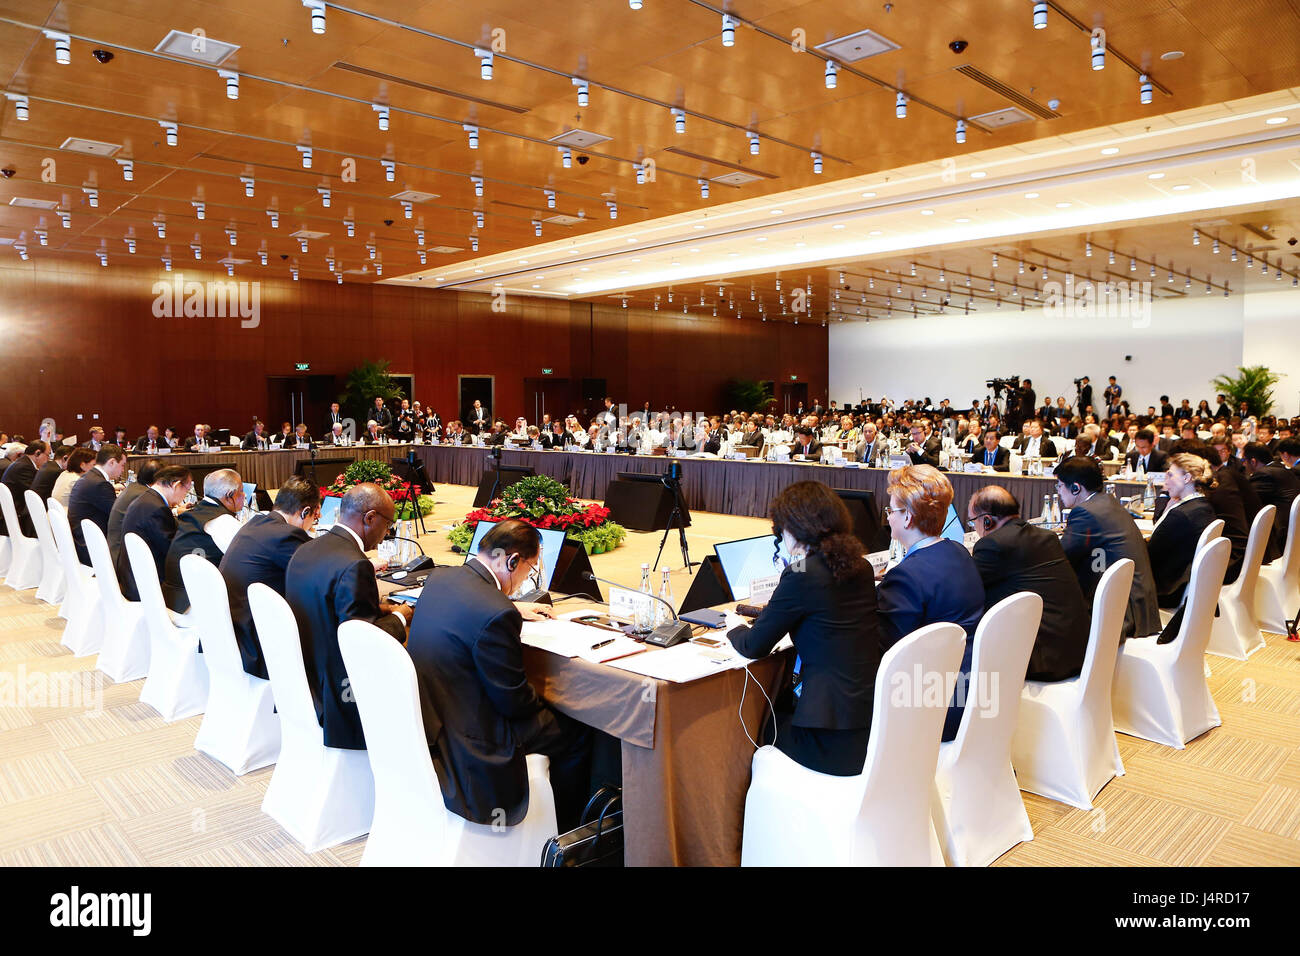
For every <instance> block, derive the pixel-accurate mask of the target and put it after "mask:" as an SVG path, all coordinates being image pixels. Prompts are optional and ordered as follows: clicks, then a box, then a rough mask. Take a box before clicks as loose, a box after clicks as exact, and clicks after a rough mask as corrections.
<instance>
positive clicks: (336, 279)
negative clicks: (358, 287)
mask: <svg viewBox="0 0 1300 956" xmlns="http://www.w3.org/2000/svg"><path fill="white" fill-rule="evenodd" d="M334 282H335V284H336V285H342V284H343V273H342V272H336V273H334Z"/></svg>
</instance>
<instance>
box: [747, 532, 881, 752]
mask: <svg viewBox="0 0 1300 956" xmlns="http://www.w3.org/2000/svg"><path fill="white" fill-rule="evenodd" d="M786 634H789V635H790V638H791V639H792V640H793V641H794V645H795V652H796V653H797V654H798V655H799V657H800V658H801V659H802V663H801V668H800V677H801V680H802V683H801V689H800V692H799V696H798V698H797V699H796V703H795V707H794V717H793V718H792V721H791V722H792V723H793V724H794V725H795V726H798V727H812V728H817V729H823V730H861V729H863V728H869V727H870V726H871V708H872V706H873V704H874V702H875V686H876V669H877V668H878V667H879V666H880V654H881V629H880V621H879V618H878V617H877V613H876V589H875V585H874V582H873V580H872V576H871V574H870V573H867V572H864V573H863V574H862V575H861V576H860V577H858V578H856V579H853V580H849V581H845V582H842V583H837V582H836V580H835V577H834V575H832V574H831V569H830V566H829V565H828V564H827V563H826V559H825V558H824V557H823V556H822V555H821V554H820V553H819V552H815V551H814V552H813V553H812V554H811V555H810V556H809V557H808V559H807V560H806V561H805V562H804V564H803V567H802V569H800V568H799V567H797V566H791V567H789V568H786V569H785V570H784V571H783V572H782V573H781V580H780V582H779V583H778V584H777V586H776V590H775V591H774V592H773V593H772V597H771V600H769V601H768V603H767V605H766V606H765V607H764V608H763V610H762V613H760V614H759V616H758V619H757V620H755V621H754V623H753V624H752V625H741V626H739V627H735V628H732V629H731V630H730V631H728V632H727V638H728V639H729V640H730V641H731V643H732V645H733V646H734V647H735V648H736V650H737V651H739V652H740V653H741V654H744V655H745V656H746V657H749V658H760V657H765V656H767V655H768V654H769V653H771V651H772V648H774V647H775V646H776V645H777V643H778V642H779V641H780V640H781V638H783V637H785V635H786Z"/></svg>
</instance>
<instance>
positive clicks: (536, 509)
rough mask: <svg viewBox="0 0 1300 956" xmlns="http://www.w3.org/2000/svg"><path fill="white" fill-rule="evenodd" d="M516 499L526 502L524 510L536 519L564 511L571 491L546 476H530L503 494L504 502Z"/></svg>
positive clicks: (520, 480)
mask: <svg viewBox="0 0 1300 956" xmlns="http://www.w3.org/2000/svg"><path fill="white" fill-rule="evenodd" d="M516 499H519V500H521V501H523V502H525V504H526V508H525V509H524V510H526V511H527V512H528V513H529V514H531V515H532V516H533V517H534V518H540V517H541V516H542V515H544V514H550V513H552V512H555V511H561V510H563V509H564V508H565V506H566V505H567V504H568V503H569V489H568V488H566V487H564V485H562V484H560V483H559V482H558V481H556V480H555V479H554V478H548V477H547V476H546V475H530V476H529V477H527V478H521V479H519V480H518V481H516V482H515V483H514V484H513V485H511V486H510V487H508V488H506V490H505V491H503V492H501V500H502V501H503V502H513V501H515V500H516ZM539 499H540V500H539Z"/></svg>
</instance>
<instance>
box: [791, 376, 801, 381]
mask: <svg viewBox="0 0 1300 956" xmlns="http://www.w3.org/2000/svg"><path fill="white" fill-rule="evenodd" d="M790 381H792V382H797V381H799V376H798V375H791V376H790Z"/></svg>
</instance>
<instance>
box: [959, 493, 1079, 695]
mask: <svg viewBox="0 0 1300 956" xmlns="http://www.w3.org/2000/svg"><path fill="white" fill-rule="evenodd" d="M972 557H974V558H975V566H976V567H977V568H978V569H979V573H980V579H981V580H982V581H983V582H984V609H985V611H987V610H988V609H989V608H991V607H993V605H995V604H997V603H998V602H999V601H1003V600H1005V599H1006V598H1009V597H1010V596H1011V595H1013V594H1016V593H1018V592H1020V591H1032V592H1033V593H1034V594H1037V595H1038V596H1039V597H1041V598H1042V599H1043V619H1042V623H1041V624H1040V625H1039V627H1038V636H1037V637H1036V638H1035V639H1034V647H1033V650H1032V651H1031V652H1030V654H1029V668H1028V672H1027V673H1026V675H1025V677H1026V679H1028V680H1039V681H1057V680H1066V679H1067V678H1070V677H1077V676H1078V675H1079V672H1080V671H1082V670H1083V658H1084V655H1085V654H1086V653H1087V651H1088V628H1089V622H1088V610H1087V608H1086V606H1085V605H1084V600H1083V590H1082V589H1081V588H1080V587H1079V579H1078V578H1076V577H1075V576H1074V569H1073V568H1071V567H1070V562H1069V559H1067V558H1066V556H1065V550H1064V549H1063V548H1062V547H1061V542H1060V541H1059V540H1058V539H1057V537H1056V535H1055V534H1053V533H1052V532H1051V531H1048V530H1046V529H1044V528H1038V527H1035V526H1034V525H1031V524H1029V523H1028V522H1026V521H1025V520H1023V519H1022V518H1013V519H1012V520H1011V521H1008V522H1007V523H1006V524H1004V525H1003V526H1002V527H1001V528H998V529H997V530H996V531H993V532H991V533H989V534H986V535H985V536H984V537H982V538H980V539H979V541H977V542H975V550H974V551H973V552H972Z"/></svg>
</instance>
